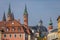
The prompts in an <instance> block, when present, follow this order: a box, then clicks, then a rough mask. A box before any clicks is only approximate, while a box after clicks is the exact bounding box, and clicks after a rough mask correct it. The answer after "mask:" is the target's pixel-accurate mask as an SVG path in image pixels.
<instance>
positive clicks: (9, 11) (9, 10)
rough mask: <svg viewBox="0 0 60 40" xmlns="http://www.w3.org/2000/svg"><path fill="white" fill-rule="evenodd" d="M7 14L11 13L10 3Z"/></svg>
mask: <svg viewBox="0 0 60 40" xmlns="http://www.w3.org/2000/svg"><path fill="white" fill-rule="evenodd" d="M8 14H11V7H10V4H9V9H8Z"/></svg>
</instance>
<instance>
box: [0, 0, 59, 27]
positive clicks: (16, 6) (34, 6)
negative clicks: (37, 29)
mask: <svg viewBox="0 0 60 40" xmlns="http://www.w3.org/2000/svg"><path fill="white" fill-rule="evenodd" d="M9 4H10V5H11V11H12V13H14V17H15V19H17V20H18V19H20V22H21V23H22V24H23V14H24V8H25V4H26V6H27V11H28V22H29V25H30V26H35V25H37V24H38V22H39V21H40V20H42V21H43V25H44V26H46V27H48V25H49V20H50V17H51V18H52V22H53V27H54V28H56V27H57V18H58V16H59V15H60V0H0V21H1V20H2V17H3V13H4V11H5V14H6V16H7V12H8V8H9Z"/></svg>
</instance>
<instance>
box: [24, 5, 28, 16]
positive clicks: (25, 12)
mask: <svg viewBox="0 0 60 40" xmlns="http://www.w3.org/2000/svg"><path fill="white" fill-rule="evenodd" d="M25 14H28V12H27V7H26V4H25V9H24V15H25Z"/></svg>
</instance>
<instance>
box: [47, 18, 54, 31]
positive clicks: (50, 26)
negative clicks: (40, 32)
mask: <svg viewBox="0 0 60 40" xmlns="http://www.w3.org/2000/svg"><path fill="white" fill-rule="evenodd" d="M52 29H53V23H52V19H51V18H50V22H49V26H48V31H50V30H52Z"/></svg>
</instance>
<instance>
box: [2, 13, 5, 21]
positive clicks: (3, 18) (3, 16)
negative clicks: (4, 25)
mask: <svg viewBox="0 0 60 40" xmlns="http://www.w3.org/2000/svg"><path fill="white" fill-rule="evenodd" d="M2 20H3V21H6V16H5V12H4V15H3V19H2Z"/></svg>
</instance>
